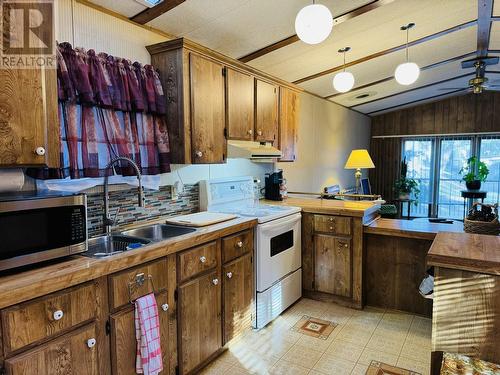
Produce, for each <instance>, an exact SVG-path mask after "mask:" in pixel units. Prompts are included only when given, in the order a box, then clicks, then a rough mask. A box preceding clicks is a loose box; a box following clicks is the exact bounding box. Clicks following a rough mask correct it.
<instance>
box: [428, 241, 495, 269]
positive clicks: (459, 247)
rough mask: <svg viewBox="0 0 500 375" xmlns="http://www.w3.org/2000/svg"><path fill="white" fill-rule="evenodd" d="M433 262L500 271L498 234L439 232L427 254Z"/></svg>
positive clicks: (455, 266)
mask: <svg viewBox="0 0 500 375" xmlns="http://www.w3.org/2000/svg"><path fill="white" fill-rule="evenodd" d="M427 263H428V264H429V265H432V266H439V267H445V268H452V269H459V270H465V271H472V272H478V273H486V274H492V275H500V236H487V235H482V234H470V233H450V232H441V233H438V234H437V235H436V238H435V239H434V242H433V243H432V246H431V249H430V250H429V253H428V254H427Z"/></svg>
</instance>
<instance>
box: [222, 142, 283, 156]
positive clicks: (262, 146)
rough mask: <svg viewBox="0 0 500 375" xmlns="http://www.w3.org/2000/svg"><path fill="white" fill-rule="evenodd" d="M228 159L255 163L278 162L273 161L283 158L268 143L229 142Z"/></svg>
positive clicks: (279, 152) (278, 151)
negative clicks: (239, 159) (247, 160)
mask: <svg viewBox="0 0 500 375" xmlns="http://www.w3.org/2000/svg"><path fill="white" fill-rule="evenodd" d="M227 157H228V158H244V159H252V160H253V161H276V160H273V159H278V158H281V151H280V150H278V149H277V148H276V147H273V145H272V144H271V143H268V142H262V143H261V142H251V141H228V142H227Z"/></svg>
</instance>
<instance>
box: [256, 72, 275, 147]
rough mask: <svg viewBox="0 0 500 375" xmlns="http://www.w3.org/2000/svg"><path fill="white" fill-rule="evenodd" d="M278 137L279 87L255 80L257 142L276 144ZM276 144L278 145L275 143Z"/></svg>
mask: <svg viewBox="0 0 500 375" xmlns="http://www.w3.org/2000/svg"><path fill="white" fill-rule="evenodd" d="M277 136H278V86H276V85H273V84H271V83H268V82H265V81H262V80H260V79H256V80H255V140H256V141H262V142H263V141H268V142H276V140H277ZM275 144H276V143H275Z"/></svg>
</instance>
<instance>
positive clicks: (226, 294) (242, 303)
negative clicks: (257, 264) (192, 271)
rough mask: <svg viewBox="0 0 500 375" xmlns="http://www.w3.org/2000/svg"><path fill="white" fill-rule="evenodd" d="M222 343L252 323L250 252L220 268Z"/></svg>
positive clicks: (252, 283)
mask: <svg viewBox="0 0 500 375" xmlns="http://www.w3.org/2000/svg"><path fill="white" fill-rule="evenodd" d="M222 277H223V279H224V283H223V306H224V344H226V343H227V342H229V341H230V340H231V339H233V338H234V337H237V336H239V335H240V334H241V333H243V332H245V331H247V330H248V329H249V328H250V327H251V325H252V314H253V309H254V281H253V280H254V276H253V261H252V254H251V253H248V254H247V255H245V256H243V257H241V258H238V259H236V260H234V261H232V262H231V263H228V264H226V265H225V266H224V267H223V269H222Z"/></svg>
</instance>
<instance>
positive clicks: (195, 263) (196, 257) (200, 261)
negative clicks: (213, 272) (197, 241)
mask: <svg viewBox="0 0 500 375" xmlns="http://www.w3.org/2000/svg"><path fill="white" fill-rule="evenodd" d="M178 257H179V281H184V280H187V279H189V278H191V277H193V276H196V275H198V274H200V273H201V272H204V271H207V270H210V269H212V268H215V267H217V263H218V262H217V242H210V243H207V244H205V245H202V246H199V247H195V248H193V249H190V250H186V251H184V252H182V253H180V254H179V255H178Z"/></svg>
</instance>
